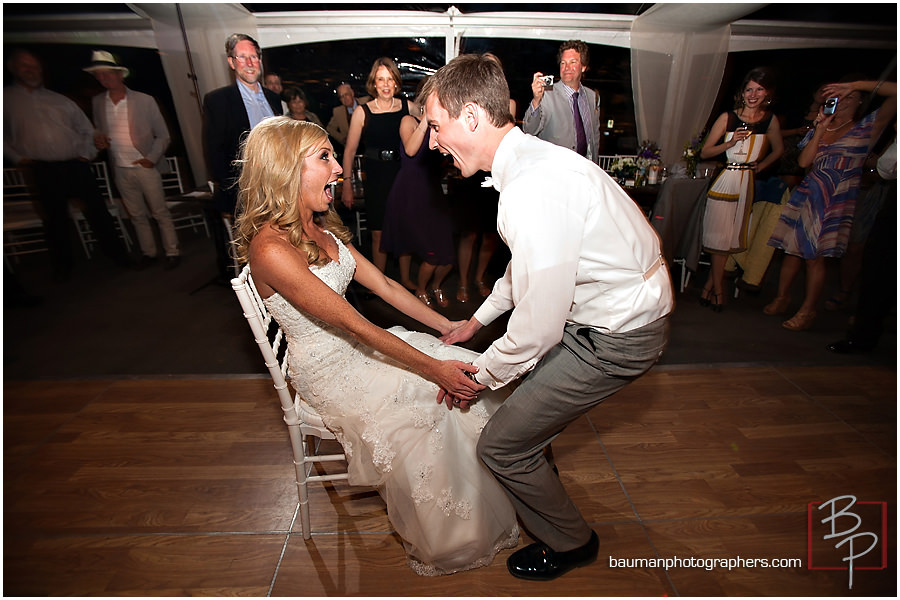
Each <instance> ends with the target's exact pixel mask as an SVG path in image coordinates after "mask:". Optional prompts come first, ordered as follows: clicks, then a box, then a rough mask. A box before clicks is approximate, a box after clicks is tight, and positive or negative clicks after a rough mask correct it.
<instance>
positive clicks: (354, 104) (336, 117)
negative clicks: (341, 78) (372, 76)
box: [325, 83, 371, 149]
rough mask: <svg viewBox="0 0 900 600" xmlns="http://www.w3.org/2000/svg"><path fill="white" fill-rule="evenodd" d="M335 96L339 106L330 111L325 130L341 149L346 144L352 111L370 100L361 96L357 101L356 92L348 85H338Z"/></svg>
mask: <svg viewBox="0 0 900 600" xmlns="http://www.w3.org/2000/svg"><path fill="white" fill-rule="evenodd" d="M337 95H338V100H340V102H341V104H340V106H335V107H334V108H333V109H332V111H331V119H329V120H328V126H327V127H326V128H325V129H326V130H327V131H328V135H330V136H331V137H332V138H333V140H334V141H335V142H336V143H338V144H339V145H340V147H341V148H342V149H343V147H344V146H345V145H346V144H347V134H348V133H349V132H350V117H352V116H353V111H355V110H356V109H357V108H359V103H360V102H363V103H365V102H368V101H369V100H371V98H369V97H368V96H363V97H362V98H360V99H359V100H357V99H356V92H355V91H354V90H353V86H351V85H350V84H349V83H342V84H341V85H339V86H338V88H337Z"/></svg>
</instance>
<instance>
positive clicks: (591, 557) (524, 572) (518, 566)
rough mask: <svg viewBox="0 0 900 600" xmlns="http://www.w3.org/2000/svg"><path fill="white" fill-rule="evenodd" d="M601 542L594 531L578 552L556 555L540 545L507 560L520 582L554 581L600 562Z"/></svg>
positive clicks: (569, 551) (535, 545)
mask: <svg viewBox="0 0 900 600" xmlns="http://www.w3.org/2000/svg"><path fill="white" fill-rule="evenodd" d="M599 550H600V539H599V538H598V537H597V533H596V532H595V531H591V539H589V540H588V542H587V544H585V545H584V546H581V547H579V548H575V549H574V550H568V551H566V552H556V551H555V550H553V549H552V548H550V546H548V545H546V544H542V543H540V542H538V543H535V544H530V545H528V546H525V547H524V548H522V549H521V550H517V551H516V552H514V553H513V554H512V555H511V556H510V557H509V558H508V559H506V568H507V569H509V572H510V573H511V574H512V575H513V576H514V577H518V578H519V579H529V580H532V581H550V580H551V579H556V578H557V577H559V576H560V575H563V574H564V573H567V572H569V571H571V570H572V569H574V568H576V567H584V566H587V565H589V564H591V563H592V562H594V561H595V560H597V553H598V552H599Z"/></svg>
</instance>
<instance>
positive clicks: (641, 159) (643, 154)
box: [636, 140, 660, 172]
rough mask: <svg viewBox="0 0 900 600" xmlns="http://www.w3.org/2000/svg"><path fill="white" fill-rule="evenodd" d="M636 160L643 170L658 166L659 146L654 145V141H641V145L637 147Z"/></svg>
mask: <svg viewBox="0 0 900 600" xmlns="http://www.w3.org/2000/svg"><path fill="white" fill-rule="evenodd" d="M636 162H637V166H638V167H639V168H640V169H641V170H642V171H644V172H646V171H647V170H648V169H649V168H650V167H658V166H659V165H660V160H659V146H657V145H656V142H652V141H650V140H644V141H643V142H641V147H640V148H638V153H637V161H636Z"/></svg>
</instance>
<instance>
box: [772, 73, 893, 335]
mask: <svg viewBox="0 0 900 600" xmlns="http://www.w3.org/2000/svg"><path fill="white" fill-rule="evenodd" d="M860 79H861V77H859V76H853V75H851V76H847V77H843V78H842V79H841V82H843V83H829V84H828V85H826V86H825V87H824V88H823V93H824V95H825V98H826V99H828V98H831V99H834V98H836V101H833V102H832V104H834V111H833V113H832V114H826V107H827V106H828V104H829V102H828V101H827V100H826V103H825V105H824V106H823V107H822V109H821V110H820V111H819V115H818V117H817V118H816V120H815V127H814V128H813V129H812V130H810V132H809V133H807V134H806V137H805V138H804V139H803V141H801V142H800V144H799V146H800V147H801V148H802V150H801V152H800V156H799V157H798V159H797V162H798V163H799V164H800V166H801V167H804V168H810V170H809V173H807V175H806V177H805V178H804V179H803V181H802V182H801V183H800V185H798V186H797V189H795V190H794V193H793V194H791V199H790V200H789V201H788V203H787V204H786V205H785V207H784V210H783V211H782V213H781V217H780V218H779V220H778V224H777V225H776V226H775V231H774V232H773V233H772V237H771V238H770V239H769V245H770V246H774V247H775V248H781V249H783V250H784V260H783V261H782V263H781V273H780V275H779V279H778V295H777V296H776V297H775V299H774V300H772V302H770V303H769V304H768V305H767V306H766V307H765V308H764V309H763V312H764V313H766V314H767V315H780V314H784V313H785V312H787V310H788V307H789V306H790V303H791V296H790V290H791V285H792V284H793V282H794V278H795V277H796V276H797V273H799V272H800V268H801V267H802V266H803V265H804V263H805V264H806V290H805V292H806V293H805V296H804V298H803V303H802V304H801V306H800V308H799V310H798V311H797V313H796V314H795V315H794V316H793V317H791V318H790V319H788V320H787V321H784V322H783V323H782V326H783V327H784V328H785V329H790V330H791V331H803V330H805V329H809V328H810V327H812V325H813V322H814V321H815V319H816V308H817V306H818V302H819V297H820V296H821V295H822V289H823V288H824V287H825V258H826V257H839V256H843V254H844V252H845V251H846V250H847V243H848V240H849V238H850V228H851V226H852V225H853V213H854V211H855V209H856V196H857V193H858V192H859V182H860V178H861V176H862V167H863V163H865V160H866V156H867V155H868V153H869V151H870V149H871V147H872V146H873V145H874V144H875V142H877V141H878V138H879V137H881V133H882V131H884V127H885V126H886V125H887V124H888V123H890V122H891V120H893V118H894V115H896V114H897V84H896V83H892V82H890V81H861V80H860ZM867 93H868V94H871V95H872V96H875V95H880V96H885V99H884V102H883V103H882V105H881V107H879V108H877V109H875V110H874V111H872V112H871V113H869V114H868V115H866V116H865V117H863V112H864V105H866V104H868V103H867V102H865V97H864V96H865V94H867ZM835 102H836V103H835ZM827 112H829V113H831V112H832V111H831V109H830V108H828V109H827Z"/></svg>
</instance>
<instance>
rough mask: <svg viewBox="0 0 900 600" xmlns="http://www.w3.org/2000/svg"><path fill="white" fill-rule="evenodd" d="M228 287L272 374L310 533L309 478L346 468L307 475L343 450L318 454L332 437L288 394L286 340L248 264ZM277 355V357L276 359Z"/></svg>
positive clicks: (341, 476)
mask: <svg viewBox="0 0 900 600" xmlns="http://www.w3.org/2000/svg"><path fill="white" fill-rule="evenodd" d="M231 287H232V288H233V289H234V293H235V294H237V297H238V301H240V303H241V308H242V309H243V311H244V317H245V318H246V319H247V323H248V324H249V325H250V330H251V331H252V332H253V338H254V339H255V340H256V343H257V345H258V346H259V351H260V352H261V353H262V356H263V361H264V362H265V364H266V367H267V368H268V369H269V375H271V376H272V382H273V383H274V385H275V391H276V393H277V394H278V399H279V401H280V402H281V410H282V411H283V412H284V422H285V424H286V425H287V428H288V435H289V437H290V441H291V449H292V450H293V454H294V472H295V474H296V478H297V494H298V496H299V500H300V528H301V533H302V534H303V538H304V539H307V540H308V539H310V537H312V531H311V528H310V520H309V490H308V487H307V486H308V484H309V483H310V482H318V481H337V480H346V479H347V473H346V471H344V472H341V473H335V474H330V475H311V473H312V469H313V466H314V465H315V463H322V462H334V461H346V456H345V455H344V454H321V455H320V454H318V451H319V446H320V444H321V442H322V440H334V439H335V437H334V434H333V433H332V432H331V431H330V430H329V429H328V428H327V427H325V424H324V423H323V422H322V418H321V417H320V416H319V415H318V414H317V413H316V411H315V410H314V409H313V408H312V407H311V406H310V405H309V404H307V403H306V402H305V401H304V400H303V398H301V397H300V395H299V394H293V395H292V394H291V391H290V390H289V389H288V383H287V381H286V379H285V376H286V373H287V365H288V356H287V342H286V340H285V339H284V334H283V332H282V330H281V327H279V326H278V323H277V322H275V320H274V319H273V318H272V316H271V315H270V314H269V312H268V311H267V310H266V307H265V304H263V301H262V298H260V296H259V292H258V291H257V290H256V286H254V285H253V277H252V276H251V275H250V267H248V266H247V267H244V269H243V270H242V271H241V273H240V275H239V276H238V277H235V278H234V279H232V280H231ZM279 355H280V356H281V360H280V361H279Z"/></svg>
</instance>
